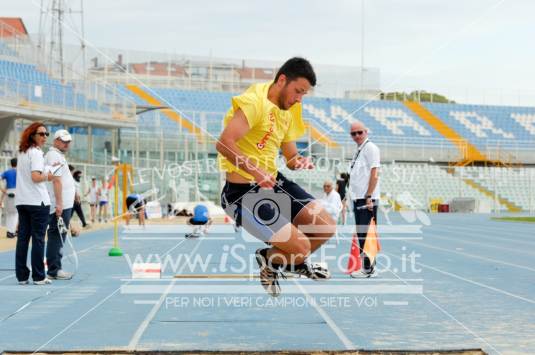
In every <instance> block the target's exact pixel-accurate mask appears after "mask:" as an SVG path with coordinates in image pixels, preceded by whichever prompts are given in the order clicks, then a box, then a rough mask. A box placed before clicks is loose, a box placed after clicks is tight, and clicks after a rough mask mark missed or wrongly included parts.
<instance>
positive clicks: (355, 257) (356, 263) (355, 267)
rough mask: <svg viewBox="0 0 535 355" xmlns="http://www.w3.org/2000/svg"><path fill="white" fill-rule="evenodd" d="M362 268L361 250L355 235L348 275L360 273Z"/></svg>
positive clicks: (348, 262)
mask: <svg viewBox="0 0 535 355" xmlns="http://www.w3.org/2000/svg"><path fill="white" fill-rule="evenodd" d="M361 267H362V262H361V260H360V248H359V241H358V237H357V234H353V241H352V242H351V251H350V252H349V260H348V261H347V271H346V273H347V274H351V273H352V272H356V271H359V270H360V268H361Z"/></svg>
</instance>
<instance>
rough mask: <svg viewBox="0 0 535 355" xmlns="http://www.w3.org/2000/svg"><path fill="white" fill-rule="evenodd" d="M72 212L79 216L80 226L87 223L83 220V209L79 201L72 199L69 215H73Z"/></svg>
mask: <svg viewBox="0 0 535 355" xmlns="http://www.w3.org/2000/svg"><path fill="white" fill-rule="evenodd" d="M74 212H76V214H77V215H78V218H80V221H81V222H82V227H85V226H86V225H87V223H86V222H85V217H84V211H83V210H82V204H81V203H80V202H76V201H74V205H73V206H72V214H71V217H72V216H73V215H74Z"/></svg>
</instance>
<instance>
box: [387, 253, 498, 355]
mask: <svg viewBox="0 0 535 355" xmlns="http://www.w3.org/2000/svg"><path fill="white" fill-rule="evenodd" d="M377 263H378V264H380V265H382V266H385V265H384V264H382V263H380V262H379V261H377ZM385 269H386V270H388V271H390V272H391V273H392V274H393V275H394V276H396V277H398V275H397V274H396V273H395V272H393V271H392V270H390V268H389V267H386V268H385ZM420 295H421V296H422V297H423V298H425V299H426V300H427V301H428V302H429V303H431V304H432V305H433V306H434V307H435V308H436V309H438V310H439V311H440V312H442V313H443V314H444V315H446V316H447V317H448V318H450V319H451V320H453V321H454V322H455V323H457V324H458V325H460V326H461V327H462V328H463V329H464V330H466V332H468V333H469V334H470V335H472V336H474V337H475V338H476V339H479V340H481V341H483V342H484V343H485V344H487V345H488V346H489V347H490V348H492V349H493V350H494V351H495V352H496V353H497V354H501V352H500V351H498V349H496V347H495V346H494V345H492V344H491V343H489V342H488V341H487V340H486V339H485V338H483V337H481V336H480V335H478V334H477V333H476V332H474V331H473V330H472V329H470V328H468V326H466V325H465V324H464V323H463V322H461V321H460V320H458V319H457V318H455V317H454V316H453V315H452V314H451V313H449V312H448V311H446V310H445V309H444V308H442V307H441V306H440V305H439V304H437V303H436V302H433V300H431V299H430V298H429V297H427V296H426V295H425V294H424V293H423V292H422V293H421V294H420Z"/></svg>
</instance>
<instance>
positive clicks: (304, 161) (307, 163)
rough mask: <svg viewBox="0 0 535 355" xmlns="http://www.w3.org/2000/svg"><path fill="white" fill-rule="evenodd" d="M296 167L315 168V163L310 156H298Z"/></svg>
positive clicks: (296, 168) (297, 168)
mask: <svg viewBox="0 0 535 355" xmlns="http://www.w3.org/2000/svg"><path fill="white" fill-rule="evenodd" d="M294 169H295V170H300V169H314V163H313V162H312V159H311V158H310V157H303V156H298V157H297V158H295V164H294Z"/></svg>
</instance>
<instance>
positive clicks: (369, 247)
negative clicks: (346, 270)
mask: <svg viewBox="0 0 535 355" xmlns="http://www.w3.org/2000/svg"><path fill="white" fill-rule="evenodd" d="M380 250H381V245H380V244H379V239H378V237H377V226H376V225H375V219H374V218H372V220H371V221H370V226H369V227H368V234H366V241H365V242H364V248H363V251H364V252H365V253H366V256H367V257H368V258H370V261H371V263H372V264H373V262H374V260H375V257H376V256H377V253H379V251H380Z"/></svg>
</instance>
